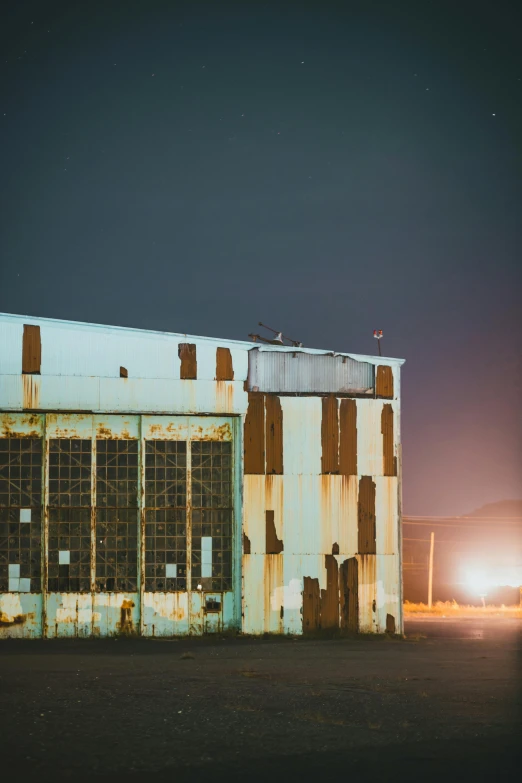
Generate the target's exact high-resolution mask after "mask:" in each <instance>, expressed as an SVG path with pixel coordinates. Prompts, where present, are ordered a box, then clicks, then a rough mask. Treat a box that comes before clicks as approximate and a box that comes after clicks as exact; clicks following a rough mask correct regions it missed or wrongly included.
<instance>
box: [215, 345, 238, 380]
mask: <svg viewBox="0 0 522 783" xmlns="http://www.w3.org/2000/svg"><path fill="white" fill-rule="evenodd" d="M233 380H234V368H233V366H232V354H231V353H230V349H229V348H216V381H233Z"/></svg>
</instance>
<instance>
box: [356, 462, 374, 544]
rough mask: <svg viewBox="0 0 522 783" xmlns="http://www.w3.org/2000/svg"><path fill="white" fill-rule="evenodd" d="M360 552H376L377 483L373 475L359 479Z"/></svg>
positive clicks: (358, 520)
mask: <svg viewBox="0 0 522 783" xmlns="http://www.w3.org/2000/svg"><path fill="white" fill-rule="evenodd" d="M357 522H358V534H359V543H358V552H359V554H360V555H374V554H376V541H375V483H374V481H373V480H372V477H371V476H361V478H360V479H359V499H358V503H357Z"/></svg>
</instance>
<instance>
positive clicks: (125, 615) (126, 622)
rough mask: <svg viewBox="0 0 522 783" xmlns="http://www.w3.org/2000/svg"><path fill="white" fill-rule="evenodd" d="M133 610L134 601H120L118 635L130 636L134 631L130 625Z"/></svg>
mask: <svg viewBox="0 0 522 783" xmlns="http://www.w3.org/2000/svg"><path fill="white" fill-rule="evenodd" d="M133 608H134V601H130V600H127V599H125V600H124V601H122V604H121V608H120V622H119V623H118V625H119V631H120V633H123V634H130V633H132V632H133V631H134V626H133V624H132V610H133Z"/></svg>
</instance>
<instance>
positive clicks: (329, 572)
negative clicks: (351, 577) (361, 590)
mask: <svg viewBox="0 0 522 783" xmlns="http://www.w3.org/2000/svg"><path fill="white" fill-rule="evenodd" d="M324 566H325V568H326V590H321V619H320V623H321V629H322V630H325V629H327V628H338V627H339V574H338V571H339V568H338V565H337V560H336V559H335V557H334V556H333V555H325V557H324Z"/></svg>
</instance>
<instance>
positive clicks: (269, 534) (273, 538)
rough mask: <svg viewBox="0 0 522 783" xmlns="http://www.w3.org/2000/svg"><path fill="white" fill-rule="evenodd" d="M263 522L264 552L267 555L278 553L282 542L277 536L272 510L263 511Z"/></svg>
mask: <svg viewBox="0 0 522 783" xmlns="http://www.w3.org/2000/svg"><path fill="white" fill-rule="evenodd" d="M265 524H266V553H267V555H279V554H280V553H281V552H282V551H283V542H282V541H281V539H279V538H278V537H277V533H276V528H275V517H274V512H273V511H265Z"/></svg>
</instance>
